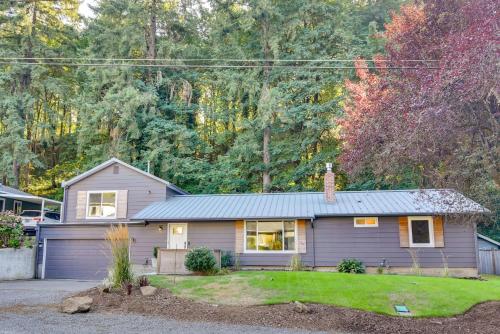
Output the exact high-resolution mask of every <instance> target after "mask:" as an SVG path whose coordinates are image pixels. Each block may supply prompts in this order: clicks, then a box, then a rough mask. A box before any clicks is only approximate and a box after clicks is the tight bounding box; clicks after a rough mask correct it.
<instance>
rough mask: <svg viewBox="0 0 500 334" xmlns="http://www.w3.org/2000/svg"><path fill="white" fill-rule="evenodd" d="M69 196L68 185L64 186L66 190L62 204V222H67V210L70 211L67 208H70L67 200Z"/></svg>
mask: <svg viewBox="0 0 500 334" xmlns="http://www.w3.org/2000/svg"><path fill="white" fill-rule="evenodd" d="M67 196H68V188H67V187H64V192H63V205H62V211H63V212H62V215H61V217H62V220H61V223H65V222H66V212H67V211H68V210H67V208H68V201H66V199H67Z"/></svg>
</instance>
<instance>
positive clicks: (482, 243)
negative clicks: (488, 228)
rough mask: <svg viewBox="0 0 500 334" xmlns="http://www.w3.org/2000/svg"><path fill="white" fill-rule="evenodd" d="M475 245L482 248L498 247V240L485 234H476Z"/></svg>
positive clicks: (499, 244) (499, 246)
mask: <svg viewBox="0 0 500 334" xmlns="http://www.w3.org/2000/svg"><path fill="white" fill-rule="evenodd" d="M477 247H478V248H479V250H482V249H500V242H498V241H496V240H493V239H491V238H488V237H487V236H485V235H482V234H479V233H478V234H477Z"/></svg>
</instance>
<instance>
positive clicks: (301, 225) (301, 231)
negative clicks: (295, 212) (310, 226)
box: [297, 219, 307, 253]
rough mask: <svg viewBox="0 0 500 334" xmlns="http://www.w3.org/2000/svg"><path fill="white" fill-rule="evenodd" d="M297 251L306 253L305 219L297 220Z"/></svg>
mask: <svg viewBox="0 0 500 334" xmlns="http://www.w3.org/2000/svg"><path fill="white" fill-rule="evenodd" d="M297 251H298V252H299V253H306V252H307V248H306V221H305V220H304V219H299V220H297Z"/></svg>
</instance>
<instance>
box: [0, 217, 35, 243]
mask: <svg viewBox="0 0 500 334" xmlns="http://www.w3.org/2000/svg"><path fill="white" fill-rule="evenodd" d="M21 246H26V247H30V248H31V247H33V243H32V242H31V238H30V237H25V236H24V235H23V224H22V219H21V217H19V216H17V215H15V214H14V213H13V212H10V211H7V212H1V213H0V247H10V248H19V247H21Z"/></svg>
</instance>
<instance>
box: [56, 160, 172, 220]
mask: <svg viewBox="0 0 500 334" xmlns="http://www.w3.org/2000/svg"><path fill="white" fill-rule="evenodd" d="M114 165H117V166H119V174H113V166H114ZM95 190H97V191H98V190H128V201H127V204H128V205H127V206H128V210H127V218H131V217H132V216H134V215H135V214H136V213H137V212H139V211H140V210H142V209H144V208H145V207H147V206H148V205H149V204H151V203H154V202H158V201H164V200H165V199H166V198H167V186H166V185H165V184H164V183H162V182H160V181H157V180H154V179H152V178H150V177H148V176H146V175H144V174H141V173H138V172H136V171H134V170H132V169H130V168H127V167H125V166H122V165H119V164H113V165H110V166H108V167H106V168H104V169H103V170H101V171H98V172H96V173H95V174H92V175H90V176H88V177H86V178H84V179H83V180H81V181H78V182H77V183H75V184H73V185H71V186H70V187H69V189H68V190H67V193H66V198H65V199H64V200H65V201H66V208H67V209H66V210H67V215H66V221H65V222H67V223H74V222H85V221H86V220H85V219H76V202H77V194H78V191H95ZM122 220H123V219H122ZM95 221H96V220H95V219H93V220H89V222H95ZM106 221H108V220H106Z"/></svg>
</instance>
